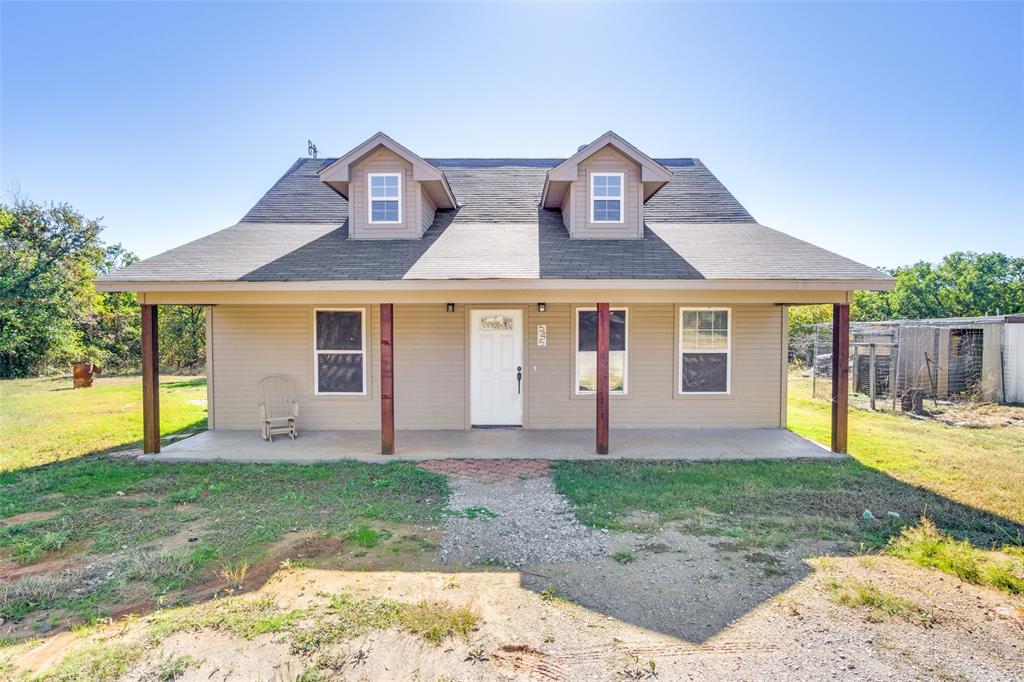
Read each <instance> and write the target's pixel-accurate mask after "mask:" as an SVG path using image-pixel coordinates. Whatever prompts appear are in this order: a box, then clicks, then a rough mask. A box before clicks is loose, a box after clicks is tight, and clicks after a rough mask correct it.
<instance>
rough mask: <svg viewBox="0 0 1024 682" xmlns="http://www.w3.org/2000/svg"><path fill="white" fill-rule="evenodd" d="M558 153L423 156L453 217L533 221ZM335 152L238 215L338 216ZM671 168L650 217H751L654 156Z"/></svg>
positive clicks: (692, 169) (676, 163) (693, 162)
mask: <svg viewBox="0 0 1024 682" xmlns="http://www.w3.org/2000/svg"><path fill="white" fill-rule="evenodd" d="M563 160H564V159H427V162H429V163H431V164H433V165H435V166H437V167H438V168H441V169H442V170H444V172H445V175H446V176H447V177H448V183H449V184H450V185H451V188H452V191H453V192H455V197H456V198H457V199H458V201H459V206H460V210H459V215H458V216H457V217H456V218H455V220H456V221H457V222H477V223H533V222H536V221H537V204H538V203H539V202H540V195H541V192H543V191H544V177H545V174H546V173H547V172H548V170H549V169H551V168H554V167H555V166H557V165H558V164H559V163H561V162H562V161H563ZM333 162H334V159H299V160H298V161H296V162H295V163H294V164H293V165H292V167H291V168H289V169H288V172H287V173H285V174H284V176H283V177H282V178H281V179H280V180H278V181H277V182H276V183H275V184H274V186H273V187H271V188H270V190H269V191H268V192H267V193H266V194H265V195H264V196H263V198H261V199H260V200H259V201H258V202H256V205H255V206H253V207H252V209H251V210H250V211H249V212H248V213H246V214H245V217H244V218H242V222H247V223H319V222H328V223H329V222H334V223H341V222H343V221H344V220H345V218H346V216H347V215H348V206H347V203H346V201H345V199H344V198H342V197H341V196H340V195H339V194H337V193H336V192H334V190H332V189H331V188H329V187H327V186H326V185H325V184H324V183H322V182H320V178H319V177H318V176H317V171H319V170H320V169H321V168H324V167H326V166H329V165H330V164H331V163H333ZM658 162H659V163H661V164H662V165H663V166H667V167H668V168H669V169H670V170H671V171H672V182H670V183H668V185H666V186H665V187H664V188H663V189H662V190H661V191H660V192H659V193H658V194H656V195H654V196H653V197H652V198H651V200H650V201H648V202H647V204H646V205H645V209H646V213H645V215H646V217H647V220H648V222H678V223H696V222H700V223H708V222H712V223H713V222H746V221H749V222H753V221H754V219H753V218H752V217H751V216H750V214H749V213H747V210H746V209H745V208H743V206H741V205H740V203H739V202H738V201H736V198H735V197H733V196H732V194H730V193H729V191H728V190H727V189H726V188H725V187H724V186H723V185H722V183H721V182H719V181H718V178H716V177H715V176H714V175H713V174H712V173H711V171H709V170H708V169H707V168H706V167H705V166H704V164H702V163H701V162H700V161H699V160H697V159H658Z"/></svg>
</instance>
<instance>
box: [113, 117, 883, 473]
mask: <svg viewBox="0 0 1024 682" xmlns="http://www.w3.org/2000/svg"><path fill="white" fill-rule="evenodd" d="M891 284H892V280H891V279H890V278H889V277H888V276H887V275H885V274H883V273H881V272H879V271H878V270H875V269H873V268H870V267H867V266H865V265H861V264H859V263H856V262H853V261H851V260H849V259H847V258H844V257H842V256H839V255H836V254H834V253H831V252H829V251H826V250H824V249H821V248H819V247H816V246H813V245H811V244H809V243H807V242H804V241H801V240H799V239H795V238H793V237H790V236H788V235H786V234H784V233H782V232H779V231H776V230H773V229H770V228H768V227H764V226H762V225H760V224H758V223H757V221H756V220H755V219H754V218H753V217H752V216H751V215H750V213H748V212H747V210H746V209H745V208H744V207H743V206H742V205H740V203H739V202H738V201H737V200H736V199H735V198H734V197H733V196H732V194H730V193H729V191H728V190H727V189H726V188H725V187H723V186H722V184H721V183H720V182H719V181H718V179H717V178H716V177H715V176H714V175H713V174H712V173H711V171H709V170H708V168H707V167H706V166H705V165H704V164H703V163H701V162H700V161H699V160H697V159H692V158H670V159H654V158H651V157H650V156H648V155H647V154H646V153H644V152H643V151H641V150H639V149H637V148H636V147H634V146H633V145H631V144H630V143H628V142H627V141H626V140H624V139H622V138H621V137H620V136H618V135H616V134H615V133H612V132H608V133H606V134H604V135H602V136H600V137H599V138H597V139H596V140H594V141H593V142H591V143H590V144H587V145H584V146H582V147H580V148H579V149H578V151H577V152H576V153H574V154H572V155H571V156H569V157H568V158H557V159H555V158H552V159H463V158H446V159H424V158H422V157H420V156H419V155H417V154H416V153H415V152H413V151H411V150H409V149H407V148H406V147H404V146H402V145H401V144H399V143H398V142H396V141H395V140H393V139H391V138H390V137H388V136H387V135H384V134H382V133H378V134H376V135H374V136H373V137H371V138H370V139H368V140H366V141H365V142H363V143H361V144H359V145H357V146H356V147H355V148H353V149H352V150H351V151H349V152H348V153H346V154H344V155H343V156H341V157H339V158H336V159H325V160H321V159H316V158H305V159H300V160H298V161H296V162H295V163H294V164H293V165H292V166H291V167H290V168H289V169H288V170H287V171H286V172H285V174H284V175H283V176H282V177H281V178H280V180H278V181H277V183H275V184H274V185H273V187H271V188H270V190H269V191H268V192H267V193H266V194H265V195H264V196H263V198H262V199H260V200H259V201H258V202H257V203H256V205H255V206H253V207H252V209H251V210H250V211H249V212H248V213H247V214H246V215H245V216H244V217H243V218H242V219H241V220H240V221H239V222H238V223H237V224H236V225H232V226H231V227H228V228H226V229H223V230H221V231H219V232H215V233H213V234H211V235H209V236H207V237H203V238H201V239H198V240H196V241H194V242H191V243H189V244H185V245H183V246H180V247H178V248H175V249H172V250H170V251H167V252H166V253H162V254H160V255H157V256H154V257H152V258H148V259H146V260H143V261H140V262H138V263H135V264H133V265H130V266H128V267H126V268H122V269H120V270H118V271H116V272H113V273H110V274H108V275H106V276H104V277H102V278H100V279H99V280H98V281H97V287H98V288H99V289H100V290H103V291H135V292H137V295H138V298H139V301H140V303H141V304H142V314H143V348H144V350H143V354H144V357H143V364H144V380H145V381H144V383H145V386H146V390H145V395H146V401H145V413H146V420H145V422H146V442H145V449H146V451H147V452H156V451H158V450H159V446H160V442H159V431H158V429H159V426H158V414H159V404H158V396H157V390H156V371H157V370H156V366H155V359H154V358H155V344H156V335H155V331H154V330H155V325H156V319H157V318H156V315H155V310H156V307H157V306H159V305H164V304H202V305H206V306H210V308H209V315H208V317H207V320H208V353H207V354H208V362H209V367H208V376H209V425H210V428H211V429H215V430H217V431H220V430H245V431H247V432H251V433H253V434H255V433H256V430H257V417H256V415H257V406H256V394H255V391H256V385H257V382H258V381H259V380H260V379H261V378H262V377H265V376H267V375H284V376H286V377H288V378H290V379H291V380H292V382H294V385H295V386H296V390H297V391H298V400H299V403H300V413H301V422H302V428H303V429H304V430H306V431H309V430H314V431H339V430H340V431H351V432H353V433H354V432H366V431H367V430H370V431H372V432H376V431H378V430H379V432H380V444H381V447H380V450H381V452H383V453H391V452H394V450H395V448H396V447H397V448H398V449H399V450H401V448H402V444H401V442H399V443H398V444H397V445H396V443H395V429H396V426H397V428H398V429H402V430H446V431H459V430H467V429H472V428H477V427H498V426H500V427H520V428H522V429H524V430H529V431H530V432H537V433H540V434H541V435H540V436H536V437H537V438H540V437H542V435H543V432H544V431H545V430H551V433H552V434H553V433H554V431H556V430H560V429H589V430H591V432H592V433H594V434H595V435H594V441H592V442H594V444H595V450H596V451H597V452H599V453H602V452H607V451H608V449H609V436H608V432H609V425H611V427H612V428H614V429H616V430H618V429H623V430H625V429H664V428H673V429H681V428H708V427H716V428H732V429H776V430H777V429H780V428H783V427H785V424H786V320H787V306H789V305H792V304H810V303H829V304H833V305H834V306H835V308H834V310H835V311H836V315H837V320H839V321H840V324H848V319H849V306H848V304H849V302H850V296H851V292H852V291H854V290H858V289H872V290H882V289H888V288H890V287H891ZM844 321H845V322H844ZM841 366H842V365H841ZM845 390H846V389H845V384H842V383H838V384H837V387H836V391H837V393H836V397H837V399H836V401H835V404H834V410H833V411H834V416H835V418H834V420H833V421H834V423H835V424H834V439H833V448H834V449H835V450H838V451H844V450H845V432H846V429H845V402H844V401H845ZM552 437H554V436H552Z"/></svg>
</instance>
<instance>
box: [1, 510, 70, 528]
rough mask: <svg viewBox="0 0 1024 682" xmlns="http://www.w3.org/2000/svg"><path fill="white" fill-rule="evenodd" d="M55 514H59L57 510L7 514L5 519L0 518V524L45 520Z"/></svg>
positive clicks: (10, 524)
mask: <svg viewBox="0 0 1024 682" xmlns="http://www.w3.org/2000/svg"><path fill="white" fill-rule="evenodd" d="M57 514H60V512H59V511H57V510H51V511H34V512H25V513H24V514H15V515H14V516H8V517H7V518H6V519H0V526H17V525H18V524H22V523H35V522H36V521H46V520H48V519H52V518H53V517H54V516H56V515H57Z"/></svg>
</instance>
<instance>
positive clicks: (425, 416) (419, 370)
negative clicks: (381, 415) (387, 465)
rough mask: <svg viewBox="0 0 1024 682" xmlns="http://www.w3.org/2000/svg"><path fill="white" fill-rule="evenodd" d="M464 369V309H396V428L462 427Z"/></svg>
mask: <svg viewBox="0 0 1024 682" xmlns="http://www.w3.org/2000/svg"><path fill="white" fill-rule="evenodd" d="M465 367H466V315H465V311H464V309H463V307H462V306H456V310H455V312H454V313H449V312H446V311H445V306H444V304H443V303H435V304H429V305H396V306H395V426H396V428H399V429H461V428H465V426H466V401H465V392H466V388H465V387H466V374H465Z"/></svg>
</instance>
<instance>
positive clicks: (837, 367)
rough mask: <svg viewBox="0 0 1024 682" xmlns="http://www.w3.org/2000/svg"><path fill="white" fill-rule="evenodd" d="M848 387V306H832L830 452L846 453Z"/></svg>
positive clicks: (840, 304)
mask: <svg viewBox="0 0 1024 682" xmlns="http://www.w3.org/2000/svg"><path fill="white" fill-rule="evenodd" d="M849 387H850V306H849V305H847V304H845V303H837V304H835V305H833V306H832V452H846V430H847V428H846V426H847V416H848V412H849Z"/></svg>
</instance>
